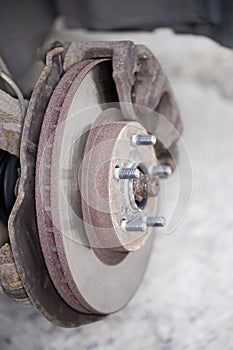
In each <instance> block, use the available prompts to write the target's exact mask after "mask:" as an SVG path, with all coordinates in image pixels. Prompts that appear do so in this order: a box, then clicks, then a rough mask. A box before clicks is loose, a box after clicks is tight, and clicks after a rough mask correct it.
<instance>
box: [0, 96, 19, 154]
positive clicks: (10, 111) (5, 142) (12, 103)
mask: <svg viewBox="0 0 233 350" xmlns="http://www.w3.org/2000/svg"><path fill="white" fill-rule="evenodd" d="M0 121H1V122H0V149H2V150H4V151H7V152H9V153H11V154H13V155H15V156H17V157H19V149H20V142H21V133H22V125H23V116H22V112H21V109H20V105H19V102H18V100H17V99H16V98H13V97H11V96H10V95H9V94H7V93H6V92H4V91H2V90H0Z"/></svg>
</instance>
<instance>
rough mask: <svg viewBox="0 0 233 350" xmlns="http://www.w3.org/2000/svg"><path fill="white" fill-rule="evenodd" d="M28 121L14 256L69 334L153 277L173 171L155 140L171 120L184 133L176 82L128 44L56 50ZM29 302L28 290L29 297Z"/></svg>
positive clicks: (12, 229)
mask: <svg viewBox="0 0 233 350" xmlns="http://www.w3.org/2000/svg"><path fill="white" fill-rule="evenodd" d="M56 46H58V47H54V48H51V47H50V48H49V49H48V48H47V51H48V52H47V53H46V65H45V68H44V70H43V72H42V74H41V77H40V79H39V80H38V82H37V84H36V86H35V88H34V91H33V94H32V96H31V99H30V102H29V106H28V109H27V115H26V118H25V121H24V125H23V133H22V138H21V149H20V165H21V174H20V179H19V181H18V193H17V198H16V201H15V204H14V207H13V209H12V211H11V215H10V218H9V221H8V230H9V236H10V243H11V249H12V252H13V256H14V260H15V264H16V267H17V271H18V274H19V278H20V281H21V282H22V286H19V287H18V288H21V287H22V288H24V290H25V293H26V294H27V296H28V298H29V299H30V301H31V302H32V303H33V304H34V305H36V306H37V308H38V309H39V310H40V311H41V312H42V313H43V315H45V316H46V317H47V318H48V319H49V320H50V321H52V322H54V323H56V324H58V325H60V326H65V327H72V326H78V325H80V324H84V323H89V322H93V321H95V320H98V319H99V318H101V317H103V316H104V315H106V314H109V313H112V312H115V311H117V310H119V309H121V308H122V307H124V306H125V305H126V304H127V303H128V302H129V300H130V299H131V298H132V296H133V295H134V294H135V292H136V290H137V288H138V286H139V285H140V283H141V281H142V278H143V275H144V273H145V269H146V265H147V262H148V259H149V256H150V252H151V248H152V241H153V237H154V233H152V231H153V230H154V228H155V227H158V226H162V225H163V224H164V219H163V218H161V217H157V207H158V200H157V198H158V194H159V178H160V177H163V176H166V175H168V174H169V173H171V171H172V169H174V159H173V158H172V156H171V153H170V149H171V147H174V146H175V145H176V141H177V133H176V134H174V135H173V134H172V133H171V132H170V133H169V140H170V141H169V145H168V146H169V147H168V146H167V145H166V147H165V146H164V145H163V144H162V143H161V142H160V141H159V140H156V127H157V125H158V123H157V121H156V120H149V121H148V119H146V118H144V116H143V115H142V114H141V113H140V109H138V110H136V109H135V108H134V104H133V103H136V104H140V105H142V106H144V107H146V108H149V109H152V110H157V111H158V112H160V113H163V115H164V117H165V118H166V119H167V120H168V121H169V122H170V123H171V124H172V125H173V127H175V128H176V129H178V133H179V132H180V131H181V123H180V118H179V113H178V109H177V106H176V103H175V100H174V97H173V94H172V91H171V89H170V86H169V83H168V81H167V79H166V77H165V76H164V73H163V72H162V70H161V67H160V65H159V64H158V62H157V61H156V60H155V58H154V57H153V55H152V54H151V53H150V52H149V50H147V49H146V48H144V47H142V46H135V45H134V44H133V43H131V42H124V43H82V44H80V43H78V44H68V45H67V44H65V45H61V44H56ZM23 295H24V294H23Z"/></svg>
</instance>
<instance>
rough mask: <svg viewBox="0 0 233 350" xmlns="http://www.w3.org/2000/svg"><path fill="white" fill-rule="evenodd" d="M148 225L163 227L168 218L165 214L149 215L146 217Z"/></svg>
mask: <svg viewBox="0 0 233 350" xmlns="http://www.w3.org/2000/svg"><path fill="white" fill-rule="evenodd" d="M145 222H146V225H147V227H163V226H165V224H166V220H165V218H164V217H163V216H158V217H153V216H147V217H146V218H145Z"/></svg>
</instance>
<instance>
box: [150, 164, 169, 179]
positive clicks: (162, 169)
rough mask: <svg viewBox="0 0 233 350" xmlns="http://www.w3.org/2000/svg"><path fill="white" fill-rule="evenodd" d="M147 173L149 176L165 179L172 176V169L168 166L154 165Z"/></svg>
mask: <svg viewBox="0 0 233 350" xmlns="http://www.w3.org/2000/svg"><path fill="white" fill-rule="evenodd" d="M149 173H150V175H153V176H159V177H160V178H163V179H165V178H167V177H168V176H170V175H171V174H172V169H171V167H170V166H169V165H156V166H153V167H152V168H151V169H149Z"/></svg>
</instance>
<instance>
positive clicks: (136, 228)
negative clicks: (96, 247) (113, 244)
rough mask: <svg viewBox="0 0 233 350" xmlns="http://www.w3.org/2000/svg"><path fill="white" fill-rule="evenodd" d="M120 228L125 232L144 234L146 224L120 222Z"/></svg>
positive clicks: (142, 222) (140, 221)
mask: <svg viewBox="0 0 233 350" xmlns="http://www.w3.org/2000/svg"><path fill="white" fill-rule="evenodd" d="M121 228H122V230H123V231H125V232H145V231H146V228H147V224H146V222H145V221H143V220H138V221H128V220H122V223H121Z"/></svg>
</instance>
